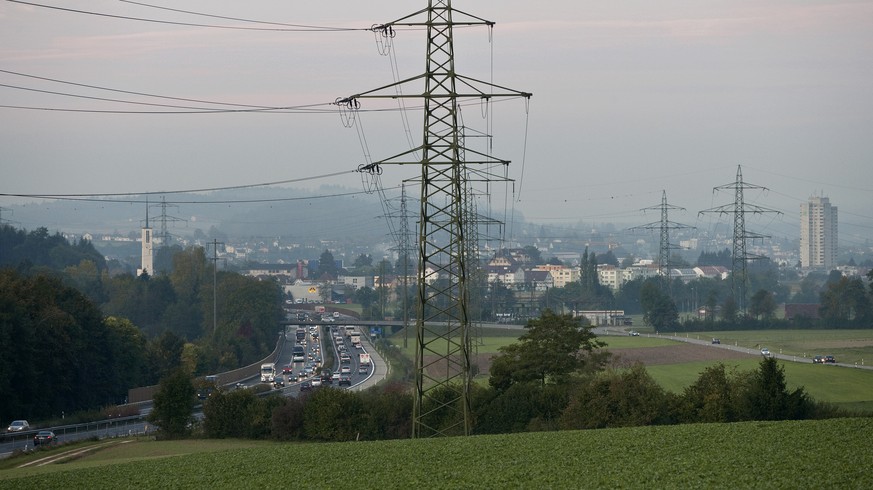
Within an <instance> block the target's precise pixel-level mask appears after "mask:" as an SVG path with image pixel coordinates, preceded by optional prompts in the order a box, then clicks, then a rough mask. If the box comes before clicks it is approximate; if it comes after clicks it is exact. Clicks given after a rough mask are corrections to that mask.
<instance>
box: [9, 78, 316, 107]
mask: <svg viewBox="0 0 873 490" xmlns="http://www.w3.org/2000/svg"><path fill="white" fill-rule="evenodd" d="M0 73H6V74H8V75H16V76H19V77H26V78H33V79H36V80H44V81H47V82H54V83H61V84H64V85H73V86H76V87H84V88H91V89H95V90H105V91H108V92H118V93H121V94H128V95H140V96H143V97H154V98H158V99H168V100H178V101H182V102H196V103H198V104H213V105H224V106H231V107H246V108H251V109H277V108H278V107H275V106H262V105H253V104H235V103H232V102H216V101H212V100H203V99H189V98H185V97H172V96H168V95H155V94H149V93H145V92H135V91H132V90H121V89H116V88H110V87H102V86H100V85H89V84H86V83H78V82H70V81H67V80H60V79H57V78H49V77H42V76H38V75H31V74H28V73H20V72H16V71H10V70H0ZM13 88H18V87H13ZM25 89H26V90H30V89H27V88H25ZM62 95H66V94H63V93H62ZM319 105H323V104H319ZM296 107H299V108H302V107H307V106H305V105H304V106H296ZM286 108H287V107H286Z"/></svg>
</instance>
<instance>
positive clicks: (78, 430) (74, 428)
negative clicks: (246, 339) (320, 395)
mask: <svg viewBox="0 0 873 490" xmlns="http://www.w3.org/2000/svg"><path fill="white" fill-rule="evenodd" d="M344 327H345V324H343V325H331V326H330V328H328V331H331V332H334V333H337V334H338V333H340V330H342V331H343V332H342V333H343V335H341V336H339V337H340V338H341V342H337V341H336V339H334V340H332V341H326V340H325V339H323V338H322V337H323V335H313V334H314V332H317V331H318V330H315V329H312V330H311V329H309V328H306V337H305V341H304V342H302V343H299V344H298V343H297V338H296V328H295V327H289V328H287V329H286V330H287V331H286V332H285V336H286V337H285V338H286V342H285V346H284V347H283V348H282V350H281V351H280V353H279V355H278V357H277V359H276V368H277V371H278V372H279V373H280V376H282V377H283V378H284V379H285V380H286V382H285V386H284V387H283V388H281V389H279V390H275V389H274V390H271V391H270V392H269V393H276V392H281V394H282V395H283V396H293V397H296V396H299V394H300V386H301V385H302V384H303V382H304V381H306V380H309V381H311V380H312V377H300V373H301V372H302V371H304V370H305V369H306V367H307V366H309V367H313V368H314V367H316V366H317V365H318V359H319V357H320V358H321V359H322V360H323V359H324V355H323V354H324V349H326V348H329V349H332V350H333V353H334V356H333V358H334V359H335V360H336V362H335V363H334V365H333V366H331V367H330V369H331V371H332V372H334V371H337V370H338V369H339V368H340V366H341V365H340V362H339V359H340V351H341V349H342V348H344V349H345V351H346V352H348V353H349V357H350V362H349V364H348V365H349V367H350V371H351V373H350V377H351V386H349V387H345V386H343V387H342V388H343V389H350V390H353V391H360V390H363V389H366V388H369V387H371V386H375V385H376V383H378V382H379V381H381V380H382V379H384V378H385V376H386V375H387V373H388V366H387V365H386V363H385V362H384V360H383V359H382V357H381V356H380V355H379V354H378V352H376V349H375V348H373V345H372V344H371V343H370V340H369V338H368V336H367V335H366V332H367V331H368V329H367V328H366V327H358V326H355V327H353V328H355V329H357V330H358V331H359V332H360V333H361V334H362V335H361V347H360V348H357V347H354V346H353V345H352V344H351V342H350V338H349V337H347V336H346V335H345V328H344ZM319 330H324V329H319ZM333 337H337V335H335V336H333ZM295 345H302V346H305V348H306V357H307V359H306V360H305V361H304V362H293V361H292V352H293V348H294V346H295ZM341 345H342V346H343V347H342V348H341V347H340V346H341ZM362 352H366V353H368V354H370V359H371V365H370V368H369V369H368V370H367V372H366V373H365V374H362V373H361V372H359V368H360V366H359V357H360V356H359V354H360V353H362ZM310 356H311V357H310ZM286 366H288V367H290V368H291V372H290V373H289V374H281V373H282V369H283V368H284V367H286ZM259 384H261V383H260V378H259V377H253V378H251V379H249V380H246V381H245V382H243V383H241V385H240V387H244V388H251V387H253V386H255V385H259ZM332 387H334V388H340V386H338V384H337V383H334V384H333V385H332ZM227 388H228V389H237V387H236V386H231V387H227ZM150 410H151V403H146V404H143V407H142V409H141V416H143V415H146V414H147V413H148V412H149V411H150ZM141 416H140V417H127V418H122V419H116V420H105V421H99V422H94V423H91V424H76V425H67V426H58V427H43V428H41V430H51V431H54V432H55V434H57V436H58V438H59V440H60V441H61V442H70V441H76V440H81V439H88V438H92V437H96V438H99V439H105V438H110V437H128V436H131V435H138V434H144V433H146V432H148V431H152V430H154V427H153V426H151V425H150V424H149V423H148V422H146V421H144V420H142V417H141ZM194 416H195V417H197V418H202V416H203V413H202V411H200V407H199V406H198V407H197V411H196V412H195V413H194ZM36 432H38V431H37V430H32V431H27V432H21V433H16V434H4V435H2V437H0V458H5V457H8V456H9V455H10V454H11V453H12V452H13V451H15V450H23V449H30V448H32V447H33V436H34V434H36Z"/></svg>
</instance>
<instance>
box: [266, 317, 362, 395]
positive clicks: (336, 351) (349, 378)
mask: <svg viewBox="0 0 873 490" xmlns="http://www.w3.org/2000/svg"><path fill="white" fill-rule="evenodd" d="M327 335H329V338H323V337H325V336H327ZM361 335H362V334H361V330H360V328H359V327H357V326H352V325H330V326H318V325H306V326H304V325H300V326H297V327H294V326H288V327H286V332H285V339H286V346H288V347H286V348H285V349H283V351H282V353H281V354H280V356H279V359H278V360H279V361H280V363H275V364H274V363H266V364H262V365H261V377H260V381H261V383H269V384H271V385H272V388H273V389H276V390H285V389H286V388H287V389H289V390H288V391H293V392H297V391H300V392H305V391H310V390H312V389H314V388H319V387H322V386H331V387H335V388H350V387H352V386H353V385H357V384H359V383H361V382H363V381H364V380H366V379H367V378H368V377H369V376H370V374H371V373H372V369H373V363H372V360H371V358H370V354H369V353H368V352H367V351H366V349H365V347H364V345H363V344H362V343H361ZM289 347H290V348H289ZM324 349H331V351H332V355H330V356H325V355H324ZM330 360H333V362H332V365H330V366H328V365H326V364H325V363H327V362H330ZM295 387H296V389H293V388H295Z"/></svg>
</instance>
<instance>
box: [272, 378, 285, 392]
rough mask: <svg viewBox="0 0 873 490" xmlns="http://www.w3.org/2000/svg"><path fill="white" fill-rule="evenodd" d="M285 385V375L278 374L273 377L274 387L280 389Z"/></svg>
mask: <svg viewBox="0 0 873 490" xmlns="http://www.w3.org/2000/svg"><path fill="white" fill-rule="evenodd" d="M284 387H285V378H284V377H283V376H276V377H275V378H273V388H275V389H277V390H278V389H279V388H284Z"/></svg>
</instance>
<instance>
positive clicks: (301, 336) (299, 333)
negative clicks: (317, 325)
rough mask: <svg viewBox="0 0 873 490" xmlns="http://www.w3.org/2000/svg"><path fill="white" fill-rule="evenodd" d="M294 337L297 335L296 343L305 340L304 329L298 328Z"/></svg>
mask: <svg viewBox="0 0 873 490" xmlns="http://www.w3.org/2000/svg"><path fill="white" fill-rule="evenodd" d="M295 335H297V342H303V341H304V340H306V329H305V328H303V327H300V328H298V329H297V331H296V332H295Z"/></svg>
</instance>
